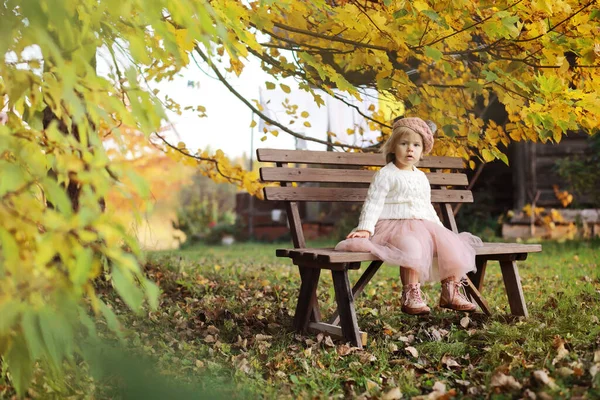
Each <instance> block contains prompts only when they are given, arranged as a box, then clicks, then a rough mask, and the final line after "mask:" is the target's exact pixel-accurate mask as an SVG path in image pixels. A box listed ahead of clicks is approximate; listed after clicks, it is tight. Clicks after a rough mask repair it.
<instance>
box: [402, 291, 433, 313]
mask: <svg viewBox="0 0 600 400" xmlns="http://www.w3.org/2000/svg"><path fill="white" fill-rule="evenodd" d="M422 295H423V293H422V292H421V285H420V284H419V283H411V284H408V285H404V286H403V287H402V299H401V300H400V301H401V302H402V308H401V310H402V312H405V313H407V314H410V315H421V314H429V312H430V311H431V309H430V308H429V307H427V304H425V301H424V300H423V297H422Z"/></svg>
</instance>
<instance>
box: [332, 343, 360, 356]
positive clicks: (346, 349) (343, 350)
mask: <svg viewBox="0 0 600 400" xmlns="http://www.w3.org/2000/svg"><path fill="white" fill-rule="evenodd" d="M353 349H355V347H350V346H348V345H347V344H342V345H340V346H338V347H337V348H336V349H335V351H336V352H337V353H338V355H340V356H342V357H344V356H347V355H348V354H351V353H352V352H353Z"/></svg>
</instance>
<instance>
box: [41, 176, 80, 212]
mask: <svg viewBox="0 0 600 400" xmlns="http://www.w3.org/2000/svg"><path fill="white" fill-rule="evenodd" d="M42 187H43V188H44V192H45V193H46V198H47V199H48V201H49V202H50V203H52V204H53V205H54V206H55V207H56V208H58V210H59V211H60V212H62V213H63V214H65V216H67V217H70V216H71V215H73V205H72V204H71V200H69V196H67V192H66V190H65V188H64V187H62V186H60V185H59V184H58V182H56V181H55V180H54V179H51V178H45V179H42Z"/></svg>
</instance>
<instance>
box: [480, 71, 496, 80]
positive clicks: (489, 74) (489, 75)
mask: <svg viewBox="0 0 600 400" xmlns="http://www.w3.org/2000/svg"><path fill="white" fill-rule="evenodd" d="M482 73H483V76H485V80H486V81H488V82H494V81H495V80H496V79H498V78H499V76H498V75H496V74H495V73H494V72H492V71H483V72H482Z"/></svg>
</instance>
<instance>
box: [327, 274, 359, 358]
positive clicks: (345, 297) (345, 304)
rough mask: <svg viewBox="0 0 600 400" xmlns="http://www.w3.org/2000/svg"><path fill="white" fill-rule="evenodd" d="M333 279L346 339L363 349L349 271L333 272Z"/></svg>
mask: <svg viewBox="0 0 600 400" xmlns="http://www.w3.org/2000/svg"><path fill="white" fill-rule="evenodd" d="M331 276H332V277H333V288H334V289H335V300H336V302H337V305H338V311H339V312H340V325H341V328H342V334H343V335H344V339H345V340H346V341H348V342H350V343H351V344H352V345H353V346H356V347H358V348H360V349H362V340H361V337H360V331H359V330H358V322H357V319H356V310H355V309H354V296H352V291H351V289H350V281H349V280H348V271H347V270H343V271H331Z"/></svg>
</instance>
